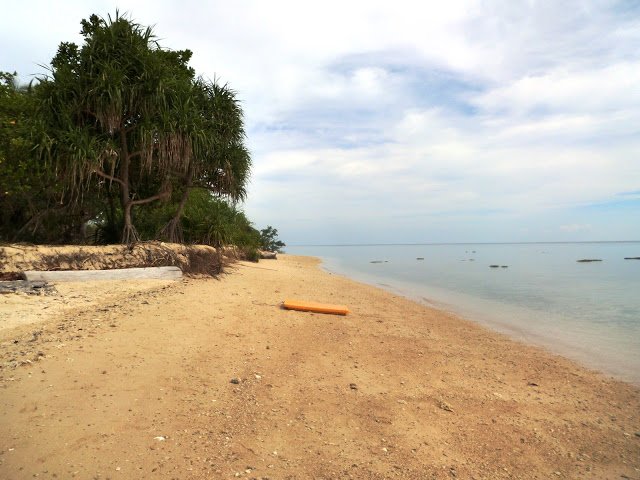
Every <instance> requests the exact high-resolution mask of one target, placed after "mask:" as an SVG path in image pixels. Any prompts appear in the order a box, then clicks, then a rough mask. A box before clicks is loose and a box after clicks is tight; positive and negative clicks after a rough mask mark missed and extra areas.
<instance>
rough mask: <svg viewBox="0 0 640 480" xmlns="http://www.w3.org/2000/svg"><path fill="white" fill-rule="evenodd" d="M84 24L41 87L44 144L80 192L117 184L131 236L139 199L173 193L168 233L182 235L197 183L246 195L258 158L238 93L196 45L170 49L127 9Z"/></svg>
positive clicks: (126, 235)
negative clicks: (207, 70) (206, 75)
mask: <svg viewBox="0 0 640 480" xmlns="http://www.w3.org/2000/svg"><path fill="white" fill-rule="evenodd" d="M81 33H82V35H83V36H84V43H83V44H82V46H80V47H79V46H77V45H75V44H73V43H62V44H60V46H59V48H58V52H57V54H56V55H55V57H54V58H53V60H52V61H51V69H50V75H49V76H48V77H46V78H43V79H41V86H40V88H38V90H37V94H38V95H37V99H38V113H39V117H40V118H41V119H42V123H41V126H42V131H41V140H40V147H41V149H42V151H43V152H44V153H45V154H46V156H47V158H48V159H50V160H51V161H52V162H54V163H55V166H56V169H57V170H58V171H60V172H61V173H62V176H63V178H64V180H65V186H66V188H67V190H68V191H69V192H71V194H72V195H73V197H74V199H75V200H76V201H81V200H82V194H83V193H84V192H91V194H92V195H95V194H96V193H99V194H100V195H103V192H102V190H104V189H109V190H110V191H111V192H110V193H109V194H108V195H109V196H110V198H112V199H117V200H118V202H119V204H120V206H119V209H120V211H121V219H122V221H121V226H122V237H121V238H122V241H123V242H130V241H134V240H137V239H139V238H140V236H139V234H138V231H137V229H136V226H135V225H134V219H135V218H136V217H135V215H134V213H133V210H134V207H136V208H139V207H140V206H142V205H146V204H149V203H154V202H156V203H157V202H159V201H168V202H174V205H175V207H176V210H175V212H174V214H173V216H171V217H170V220H169V223H168V225H167V228H166V229H165V231H164V233H165V234H166V235H165V236H167V237H168V239H169V240H176V239H181V238H179V237H180V234H179V229H178V226H179V224H180V222H179V219H180V216H181V215H182V211H183V209H184V206H185V202H186V198H187V197H188V195H189V190H190V189H192V188H195V187H203V188H207V189H209V190H210V191H212V192H214V193H215V194H217V195H221V196H227V197H229V198H231V199H233V200H236V199H241V198H244V196H245V193H246V192H245V184H246V182H247V180H248V175H249V171H250V165H251V160H250V156H249V153H248V151H247V150H246V148H245V147H244V144H243V141H244V129H243V120H242V110H241V108H240V106H239V103H238V101H237V100H236V98H235V93H234V92H233V91H232V90H230V89H229V88H228V87H227V86H226V85H225V86H220V85H217V84H216V83H215V82H213V83H212V82H207V81H204V80H202V79H197V78H196V77H195V72H194V70H193V69H192V68H191V67H189V65H188V62H189V60H190V58H191V52H190V51H189V50H181V51H170V50H166V49H163V48H161V47H160V45H159V44H158V42H157V41H156V39H155V37H154V35H153V32H152V30H151V29H150V28H149V27H143V26H142V25H139V24H137V23H135V22H134V21H132V20H131V19H128V18H126V17H123V16H120V15H119V13H118V12H116V15H115V17H114V18H111V17H109V18H108V19H102V18H99V17H98V16H96V15H92V16H91V17H90V18H89V20H83V21H82V32H81ZM176 191H179V192H181V195H182V200H180V201H177V200H173V199H172V195H174V193H175V192H176ZM137 218H138V219H140V218H142V217H141V216H138V217H137ZM114 225H115V223H111V226H112V227H113V226H114Z"/></svg>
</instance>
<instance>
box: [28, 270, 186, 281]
mask: <svg viewBox="0 0 640 480" xmlns="http://www.w3.org/2000/svg"><path fill="white" fill-rule="evenodd" d="M22 276H23V278H24V279H25V280H29V281H38V280H42V281H45V282H85V281H92V280H136V279H138V280H154V279H157V280H179V279H180V278H182V270H180V268H179V267H145V268H119V269H114V270H50V271H28V272H22Z"/></svg>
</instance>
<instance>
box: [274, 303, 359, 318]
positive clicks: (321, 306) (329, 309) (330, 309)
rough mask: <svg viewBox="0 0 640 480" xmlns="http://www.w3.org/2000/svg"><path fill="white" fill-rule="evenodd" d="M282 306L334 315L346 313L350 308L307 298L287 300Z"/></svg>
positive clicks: (289, 308)
mask: <svg viewBox="0 0 640 480" xmlns="http://www.w3.org/2000/svg"><path fill="white" fill-rule="evenodd" d="M282 306H283V307H284V308H286V309H288V310H300V311H303V312H317V313H332V314H334V315H346V314H347V313H349V309H348V308H347V307H345V306H344V305H331V304H329V303H318V302H308V301H305V300H285V301H284V302H282Z"/></svg>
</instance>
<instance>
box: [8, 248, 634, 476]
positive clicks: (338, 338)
mask: <svg viewBox="0 0 640 480" xmlns="http://www.w3.org/2000/svg"><path fill="white" fill-rule="evenodd" d="M317 263H318V262H317V260H315V259H312V258H308V257H295V256H281V257H280V258H279V259H278V260H276V261H263V262H261V263H259V264H250V263H239V264H236V266H235V267H232V268H231V269H229V273H228V274H225V275H223V276H221V277H220V279H218V280H214V279H209V280H185V281H182V282H175V283H170V284H169V283H166V284H158V285H151V286H145V287H144V288H133V286H131V285H130V286H129V287H131V288H129V289H128V290H126V291H121V292H118V291H117V289H116V287H114V286H108V285H106V284H102V285H97V283H98V282H95V283H92V284H91V285H84V286H77V287H74V288H73V289H71V288H70V286H67V287H60V288H59V290H60V294H61V296H60V300H58V303H61V302H64V301H65V300H67V301H68V302H69V303H67V304H64V303H61V304H62V305H64V307H61V308H57V309H54V308H44V307H45V306H46V302H43V301H42V298H41V297H25V298H21V299H20V305H19V306H20V309H18V308H17V307H16V304H15V303H11V302H9V300H7V301H6V302H5V303H0V314H1V315H3V317H2V318H5V319H6V318H7V317H12V316H13V315H18V314H19V315H25V316H29V318H31V319H35V320H36V322H35V323H30V324H28V325H22V326H15V324H16V322H14V323H11V318H9V320H8V322H9V323H8V324H7V325H8V326H9V328H6V329H4V330H2V331H0V340H1V345H2V348H1V352H2V358H1V359H0V365H2V369H1V370H0V406H1V408H0V431H2V432H3V434H2V435H1V436H0V477H1V478H9V479H21V478H25V479H26V478H33V477H34V476H35V475H38V476H39V478H70V477H73V476H75V477H76V478H103V479H106V478H113V479H115V478H180V479H182V478H236V475H237V476H238V477H243V478H270V479H282V478H292V479H293V478H296V479H297V478H327V479H329V478H358V479H381V478H412V479H413V478H415V479H422V478H437V479H445V478H446V479H449V478H476V479H480V478H486V479H496V478H525V479H534V478H539V479H546V478H594V479H606V478H611V479H619V478H632V479H636V478H640V471H639V468H640V392H639V390H638V389H637V388H635V387H633V386H630V385H627V384H625V383H621V382H617V381H614V380H611V379H608V378H606V377H604V376H602V375H600V374H598V373H595V372H591V371H588V370H586V369H584V368H582V367H580V366H578V365H576V364H575V363H572V362H570V361H568V360H565V359H562V358H560V357H557V356H553V355H551V354H549V353H547V352H545V351H542V350H540V349H537V348H534V347H530V346H526V345H522V344H519V343H516V342H513V341H511V340H509V339H507V338H506V337H504V336H501V335H499V334H496V333H493V332H490V331H488V330H486V329H483V328H481V327H479V326H477V325H475V324H473V323H471V322H467V321H464V320H460V319H458V318H456V317H454V316H453V315H450V314H447V313H443V312H440V311H437V310H432V309H429V308H427V307H425V306H423V305H419V304H417V303H414V302H411V301H409V300H406V299H404V298H401V297H398V296H396V295H393V294H391V293H388V292H385V291H382V290H379V289H376V288H373V287H370V286H366V285H362V284H358V283H355V282H352V281H350V280H348V279H345V278H342V277H339V276H335V275H331V274H329V273H326V272H323V271H321V270H320V269H319V268H317ZM88 292H90V293H88ZM73 295H76V296H78V298H76V299H72V298H71V297H72V296H73ZM82 295H84V296H85V297H86V298H82ZM287 297H295V298H302V299H305V298H306V299H311V300H317V301H325V302H328V303H343V304H347V305H348V306H349V307H350V309H351V311H352V313H351V314H350V315H349V316H347V317H338V316H327V315H319V314H310V313H303V312H293V311H285V310H282V309H280V308H279V303H280V302H281V301H282V300H283V299H285V298H287ZM72 300H73V301H72ZM76 300H79V301H76ZM85 300H86V301H85ZM47 301H48V300H47ZM51 302H54V300H51ZM74 302H75V303H74ZM232 379H239V382H238V383H231V380H232ZM625 476H626V477H625Z"/></svg>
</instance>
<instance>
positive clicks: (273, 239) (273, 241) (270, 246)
mask: <svg viewBox="0 0 640 480" xmlns="http://www.w3.org/2000/svg"><path fill="white" fill-rule="evenodd" d="M260 246H261V247H262V249H263V250H267V251H269V252H282V247H286V244H285V243H284V242H282V241H280V240H279V239H278V230H276V229H275V228H273V227H272V226H270V225H269V226H267V228H264V229H262V230H260Z"/></svg>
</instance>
